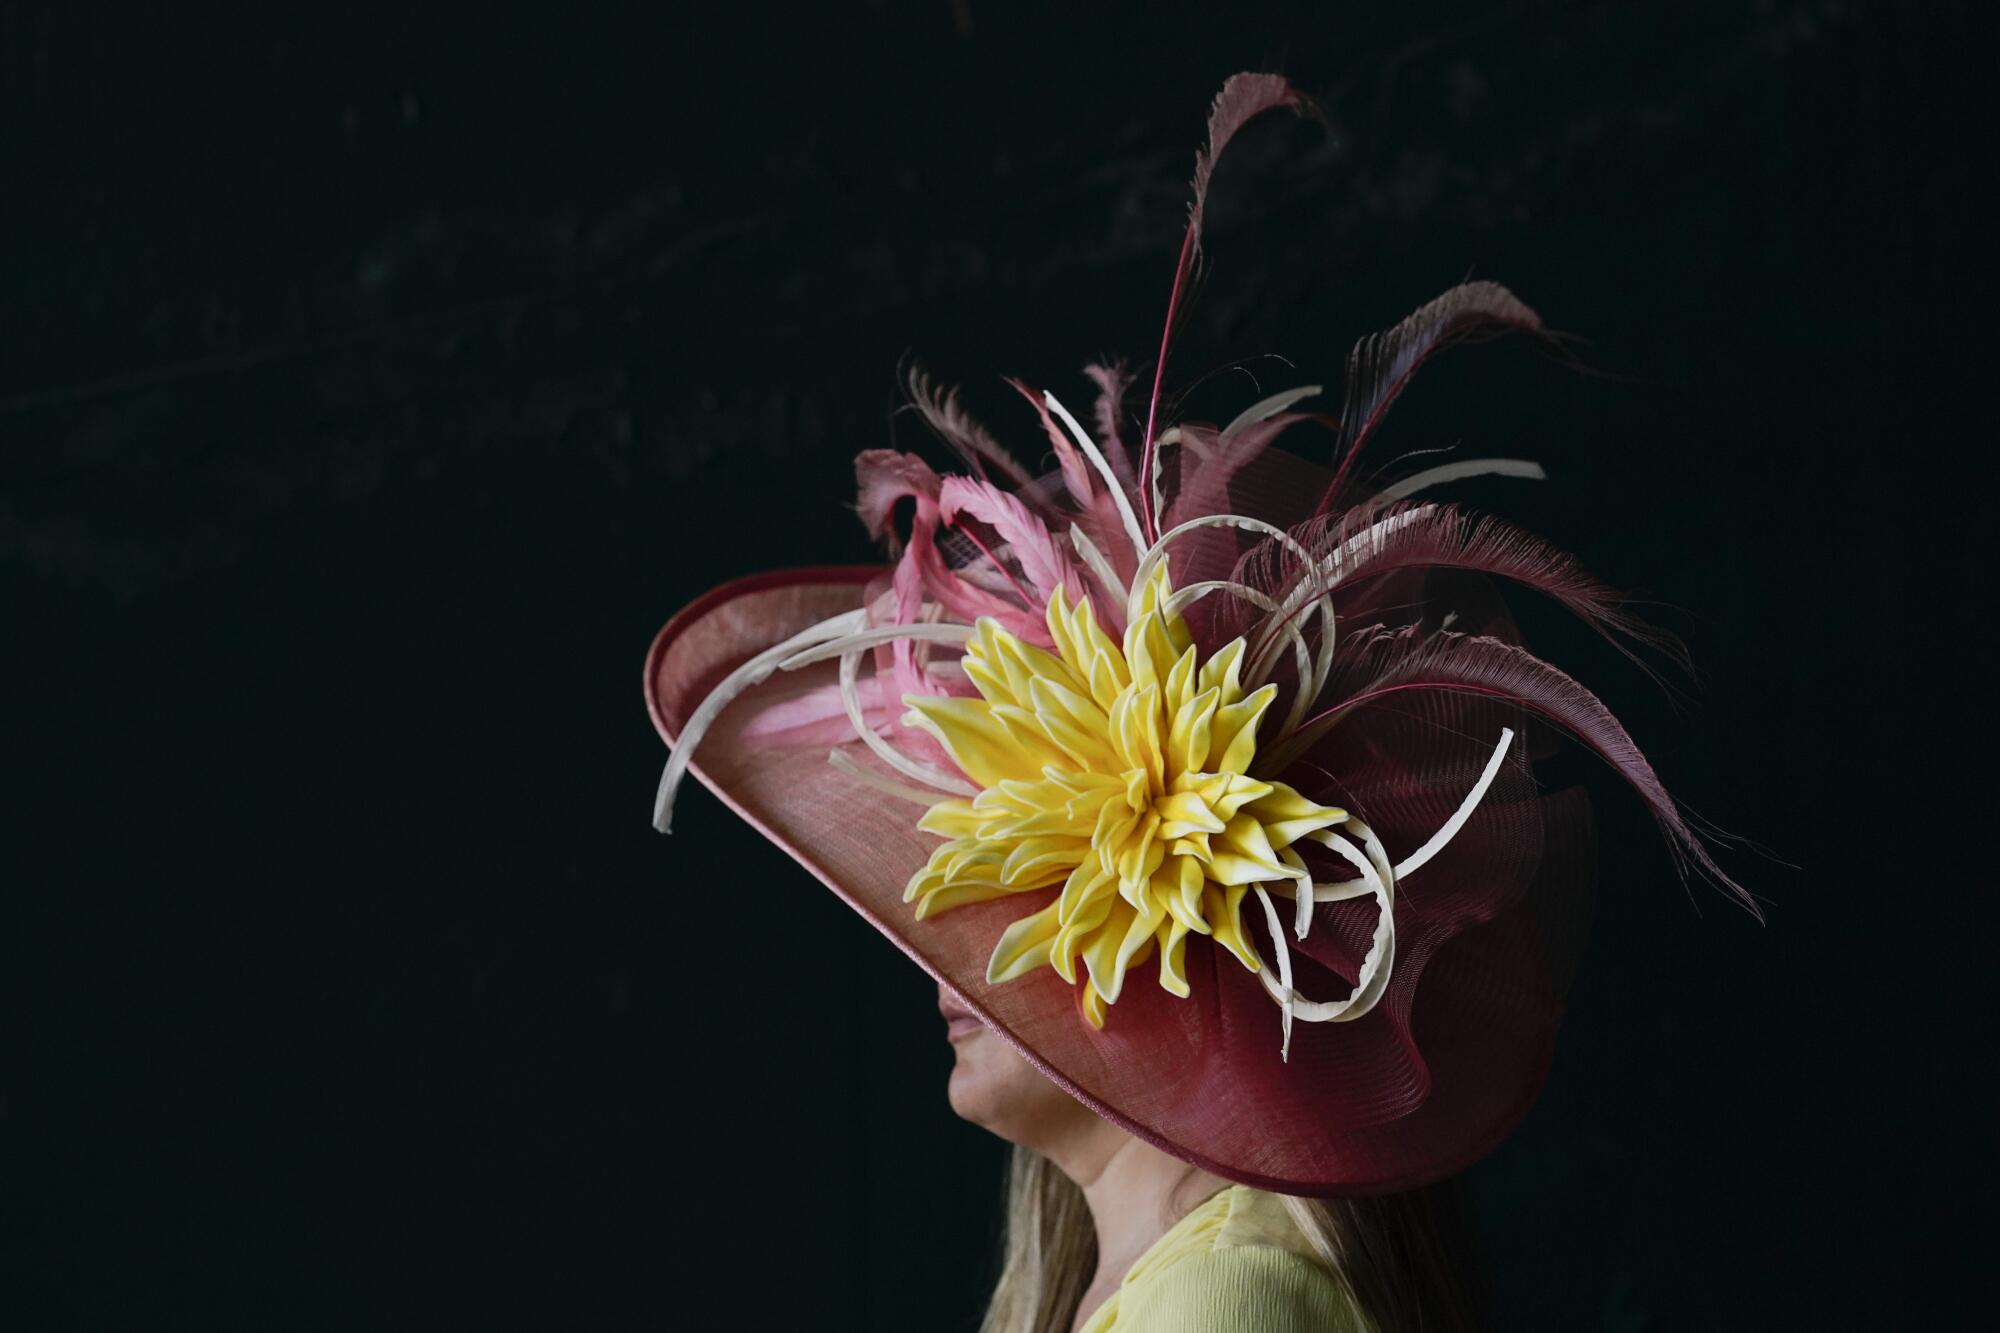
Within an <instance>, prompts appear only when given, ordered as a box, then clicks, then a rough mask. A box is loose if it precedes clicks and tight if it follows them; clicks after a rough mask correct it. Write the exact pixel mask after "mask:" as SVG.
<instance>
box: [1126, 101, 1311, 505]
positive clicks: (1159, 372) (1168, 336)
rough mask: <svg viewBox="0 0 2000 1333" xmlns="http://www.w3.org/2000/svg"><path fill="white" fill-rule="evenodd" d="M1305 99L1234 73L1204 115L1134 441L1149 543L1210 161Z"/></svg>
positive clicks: (1211, 164)
mask: <svg viewBox="0 0 2000 1333" xmlns="http://www.w3.org/2000/svg"><path fill="white" fill-rule="evenodd" d="M1304 105H1306V100H1305V98H1304V97H1303V96H1302V95H1301V94H1300V93H1299V92H1298V91H1297V90H1296V89H1294V88H1293V87H1292V85H1291V84H1289V83H1287V82H1286V81H1285V80H1284V79H1282V78H1280V77H1279V76H1278V75H1276V74H1238V75H1235V76H1233V77H1232V78H1231V79H1230V80H1229V81H1228V82H1227V83H1225V84H1223V85H1222V91H1221V92H1220V93H1217V94H1216V97H1215V105H1214V106H1212V107H1211V108H1209V112H1208V148H1207V150H1206V151H1204V152H1198V153H1196V154H1195V157H1194V186H1193V188H1194V202H1193V203H1192V204H1191V205H1190V206H1189V208H1188V225H1187V231H1186V233H1185V234H1183V235H1182V237H1181V254H1180V260H1179V262H1178V263H1176V264H1175V265H1174V285H1173V288H1172V289H1171V290H1170V291H1169V292H1168V295H1167V320H1166V326H1165V327H1164V328H1163V329H1161V331H1160V354H1159V357H1158V358H1157V359H1156V360H1155V361H1154V363H1153V394H1152V397H1151V399H1150V400H1148V402H1147V404H1146V433H1145V434H1144V436H1142V437H1141V438H1140V441H1139V477H1138V487H1139V511H1140V517H1141V523H1142V524H1143V526H1144V528H1145V532H1146V538H1147V540H1148V541H1152V540H1156V539H1158V537H1159V535H1160V534H1159V515H1157V514H1155V513H1154V512H1153V469H1154V467H1155V466H1156V465H1157V464H1156V460H1155V459H1154V453H1155V452H1156V448H1155V443H1154V441H1155V437H1156V435H1157V432H1158V429H1159V419H1160V387H1161V385H1162V384H1163V383H1164V382H1165V377H1166V373H1167V352H1168V351H1169V349H1170V348H1171V347H1172V345H1173V339H1174V325H1175V323H1176V321H1177V320H1178V319H1179V317H1180V307H1181V296H1182V294H1183V293H1184V292H1185V291H1186V289H1187V282H1188V274H1189V271H1190V270H1191V269H1192V268H1193V267H1194V261H1195V257H1196V256H1197V255H1199V254H1200V253H1201V219H1202V211H1203V208H1204V206H1205V205H1206V203H1207V201H1208V178H1209V176H1210V174H1211V173H1213V172H1214V170H1215V160H1216V159H1217V158H1218V157H1220V156H1222V150H1223V149H1225V148H1227V147H1228V146H1229V141H1230V140H1231V139H1233V138H1234V137H1236V132H1237V131H1238V130H1240V129H1242V128H1243V126H1244V125H1246V124H1247V123H1249V122H1250V121H1251V120H1252V119H1254V118H1255V117H1257V116H1260V115H1262V114H1263V113H1264V112H1266V111H1270V110H1273V109H1275V108H1277V107H1281V106H1289V107H1293V108H1299V107H1303V106H1304Z"/></svg>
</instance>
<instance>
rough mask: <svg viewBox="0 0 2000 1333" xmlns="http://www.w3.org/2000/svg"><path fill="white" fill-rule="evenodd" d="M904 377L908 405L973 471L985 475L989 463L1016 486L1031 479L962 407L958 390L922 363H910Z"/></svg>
mask: <svg viewBox="0 0 2000 1333" xmlns="http://www.w3.org/2000/svg"><path fill="white" fill-rule="evenodd" d="M907 379H908V383H909V386H910V405H911V406H912V407H914V408H916V410H917V415H919V416H921V417H922V418H923V419H924V422H925V424H926V425H928V426H929V427H930V428H931V430H932V431H933V432H935V433H936V435H937V437H938V438H939V439H941V440H943V441H944V442H945V443H946V444H948V445H950V446H951V447H952V449H954V450H955V451H957V453H958V455H959V457H961V458H963V459H964V460H965V464H966V466H967V467H969V468H971V469H972V470H973V472H975V473H977V474H978V475H979V476H982V477H984V476H987V475H988V473H987V468H988V466H989V465H990V466H991V467H992V468H993V469H994V470H995V471H997V472H999V473H1000V474H1001V475H1002V476H1003V477H1004V478H1005V479H1006V480H1007V481H1009V482H1011V483H1012V484H1014V485H1016V486H1026V485H1027V484H1028V483H1029V481H1031V480H1032V478H1031V477H1029V476H1028V471H1027V469H1026V468H1024V467H1022V466H1021V464H1020V463H1019V461H1017V460H1016V459H1015V458H1014V456H1013V455H1012V454H1010V453H1008V452H1007V450H1006V449H1005V448H1004V447H1002V446H1001V444H1000V442H999V441H998V440H996V439H994V438H993V436H992V435H991V434H990V433H988V431H987V429H986V427H984V426H982V425H980V424H979V422H978V421H976V420H974V419H973V417H972V414H971V413H969V412H967V411H966V410H965V408H964V406H963V405H962V404H961V403H960V402H959V401H958V390H957V389H955V388H952V389H947V388H945V387H944V386H942V385H940V384H937V383H936V382H934V381H933V380H932V379H931V377H930V376H929V375H928V374H926V373H925V372H924V370H923V368H922V367H921V366H914V365H913V366H911V367H910V371H909V375H908V376H907Z"/></svg>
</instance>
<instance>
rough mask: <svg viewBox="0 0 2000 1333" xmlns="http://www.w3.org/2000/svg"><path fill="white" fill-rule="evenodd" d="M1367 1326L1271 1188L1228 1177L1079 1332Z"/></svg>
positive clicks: (1362, 1331) (1312, 1330)
mask: <svg viewBox="0 0 2000 1333" xmlns="http://www.w3.org/2000/svg"><path fill="white" fill-rule="evenodd" d="M1111 1329H1116V1330H1117V1331H1118V1333H1371V1329H1370V1325H1369V1323H1368V1321H1367V1320H1366V1319H1365V1318H1364V1317H1363V1316H1362V1314H1361V1312H1360V1311H1359V1310H1357V1309H1356V1308H1355V1306H1354V1301H1353V1299H1352V1298H1351V1297H1350V1296H1349V1295H1348V1294H1347V1290H1346V1288H1344V1287H1343V1286H1342V1285H1341V1284H1340V1283H1339V1282H1338V1281H1336V1280H1335V1279H1334V1277H1333V1276H1332V1275H1331V1274H1330V1273H1328V1272H1327V1271H1326V1269H1325V1268H1324V1267H1323V1266H1322V1265H1321V1264H1320V1262H1319V1260H1318V1259H1316V1258H1315V1257H1313V1251H1312V1246H1311V1245H1309V1244H1308V1243H1307V1242H1306V1238H1305V1236H1304V1235H1303V1234H1301V1233H1300V1231H1299V1229H1298V1226H1297V1225H1296V1224H1295V1223H1294V1222H1293V1221H1292V1217H1291V1214H1290V1213H1288V1212H1286V1211H1285V1205H1284V1204H1283V1203H1282V1202H1281V1201H1280V1200H1279V1199H1278V1197H1277V1196H1276V1195H1274V1194H1266V1193H1264V1192H1263V1191H1261V1190H1253V1189H1249V1188H1247V1187H1246V1186H1243V1185H1232V1186H1230V1187H1229V1188H1228V1189H1226V1190H1223V1191H1222V1192H1221V1193H1220V1194H1217V1195H1216V1196H1215V1197H1214V1198H1212V1199H1210V1200H1209V1201H1208V1202H1207V1203H1204V1204H1202V1205H1201V1206H1200V1207H1199V1208H1197V1209H1195V1210H1194V1211H1193V1212H1191V1213H1189V1214H1188V1215H1187V1216H1186V1217H1184V1218H1182V1219H1181V1220H1180V1221H1179V1222H1177V1223H1175V1224H1174V1226H1173V1229H1172V1230H1170V1231H1168V1232H1167V1234H1166V1235H1164V1236H1162V1237H1160V1239H1159V1240H1157V1241H1155V1242H1154V1244H1153V1248H1152V1249H1150V1250H1147V1251H1146V1252H1145V1253H1144V1254H1142V1255H1140V1256H1139V1261H1138V1262H1137V1263H1135V1264H1133V1265H1132V1267H1131V1269H1130V1270H1129V1271H1128V1272H1127V1273H1126V1274H1125V1279H1124V1281H1123V1282H1121V1283H1120V1284H1119V1286H1118V1290H1117V1291H1115V1292H1113V1293H1112V1294H1111V1298H1110V1299H1109V1300H1107V1301H1105V1302H1104V1304H1102V1305H1100V1306H1098V1307H1097V1310H1096V1312H1095V1313H1094V1314H1092V1315H1091V1316H1090V1320H1089V1322H1087V1323H1085V1324H1084V1326H1083V1330H1082V1333H1107V1330H1111Z"/></svg>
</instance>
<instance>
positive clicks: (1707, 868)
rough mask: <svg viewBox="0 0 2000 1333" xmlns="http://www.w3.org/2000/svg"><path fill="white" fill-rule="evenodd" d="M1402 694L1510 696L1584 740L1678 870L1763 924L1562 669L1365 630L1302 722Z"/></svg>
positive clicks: (1614, 727) (1506, 648)
mask: <svg viewBox="0 0 2000 1333" xmlns="http://www.w3.org/2000/svg"><path fill="white" fill-rule="evenodd" d="M1408 690H1452V691H1460V692H1465V693H1471V694H1482V695H1487V696H1490V697H1494V698H1499V699H1504V700H1508V701H1511V702H1512V703H1514V704H1516V705H1518V706H1520V707H1522V708H1525V709H1527V710H1529V711H1530V712H1533V713H1535V714H1536V715H1538V716H1540V717H1542V718H1544V719H1546V720H1547V721H1548V722H1550V723H1552V724H1553V725H1555V726H1556V727H1558V728H1560V729H1561V730H1563V731H1564V732H1566V733H1568V734H1569V735H1570V736H1572V737H1574V738H1575V739H1576V740H1578V741H1580V742H1582V743H1583V744H1584V745H1586V746H1588V747H1589V748H1590V749H1591V750H1592V751H1594V752H1595V753H1596V754H1597V755H1598V757H1600V758H1601V759H1603V760H1604V761H1605V762H1606V763H1608V764H1610V765H1611V767H1612V768H1613V769H1614V770H1615V771H1616V772H1617V773H1618V775H1619V776H1620V777H1622V778H1624V779H1625V781H1626V782H1627V783H1628V784H1629V785H1630V786H1631V787H1632V789H1633V790H1634V791H1636V792H1637V793H1638V794H1639V797H1640V799H1641V800H1643V801H1645V803H1646V805H1647V807H1648V808H1649V809H1650V810H1651V811H1652V815H1653V819H1654V821H1655V822H1656V823H1657V824H1659V826H1660V831H1661V832H1662V833H1663V834H1665V835H1666V839H1667V843H1668V846H1669V847H1670V848H1671V849H1672V850H1673V852H1674V856H1675V860H1676V862H1677V863H1678V864H1679V865H1681V866H1682V867H1683V868H1685V867H1686V865H1687V864H1688V863H1689V862H1693V863H1694V865H1695V866H1696V867H1697V868H1698V869H1699V870H1700V871H1701V872H1703V873H1704V874H1706V875H1707V876H1709V877H1710V878H1711V879H1713V880H1714V881H1715V882H1716V883H1717V884H1718V885H1720V886H1721V887H1722V888H1723V889H1724V890H1726V891H1727V892H1729V893H1730V894H1731V895H1732V896H1733V897H1735V898H1736V899H1737V900H1738V901H1739V902H1741V903H1742V904H1743V906H1744V907H1746V908H1748V909H1749V911H1750V913H1751V915H1753V916H1756V917H1757V918H1758V919H1759V920H1762V919H1763V913H1762V912H1761V911H1760V910H1759V909H1758V907H1757V903H1756V900H1755V899H1754V898H1752V897H1751V896H1750V894H1749V892H1748V891H1746V890H1745V889H1744V888H1743V887H1742V886H1741V885H1739V884H1738V883H1736V881H1735V880H1733V879H1731V878H1729V876H1728V875H1726V874H1724V873H1723V872H1722V868H1721V867H1720V866H1718V865H1716V863H1715V860H1714V858H1713V857H1712V856H1710V855H1709V852H1708V848H1707V847H1705V846H1704V845H1703V844H1702V842H1701V840H1700V839H1699V838H1697V837H1696V836H1695V834H1694V831H1693V830H1692V829H1690V828H1689V827H1688V824H1687V820H1686V819H1685V818H1684V817H1683V816H1682V815H1681V812H1680V808H1679V807H1678V806H1677V805H1676V804H1675V802H1674V799H1673V797H1671V796H1670V795H1668V794H1667V789H1666V787H1665V786H1664V785H1663V784H1662V783H1661V782H1660V779H1659V775H1658V774H1656V773H1655V772H1654V771H1653V766H1652V764H1651V763H1650V762H1649V761H1648V760H1647V758H1646V756H1645V754H1644V753H1643V752H1642V751H1641V750H1640V749H1639V746H1638V744H1637V743H1636V742H1634V741H1633V739H1632V737H1631V736H1630V735H1629V734H1628V733H1627V732H1626V730H1625V728H1624V726H1623V725H1622V724H1621V723H1620V722H1619V721H1618V719H1617V718H1616V717H1614V716H1612V714H1611V710H1610V709H1608V708H1606V707H1605V706H1604V704H1603V702H1602V701H1601V700H1600V699H1598V697H1597V696H1596V695H1594V694H1592V693H1591V692H1590V691H1589V690H1587V689H1585V688H1584V687H1583V686H1582V685H1580V684H1578V683H1577V682H1576V681H1575V680H1573V679H1571V678H1570V677H1569V676H1568V675H1566V674H1564V673H1563V672H1562V671H1561V670H1559V669H1557V668H1556V667H1554V666H1551V665H1550V664H1549V663H1547V662H1544V661H1543V660H1542V659H1541V658H1539V657H1536V656H1534V655H1533V654H1532V653H1530V652H1528V651H1527V650H1526V649H1524V648H1519V647H1516V646H1515V645H1513V644H1511V643H1503V642H1501V641H1500V640H1498V639H1493V638H1488V637H1486V636H1484V635H1468V634H1458V633H1454V632H1452V631H1450V630H1437V631H1432V632H1430V633H1428V634H1426V633H1425V632H1424V631H1422V630H1420V629H1418V628H1417V627H1416V626H1409V627H1406V628H1404V629H1400V630H1395V631H1391V632H1376V633H1372V634H1371V633H1363V634H1361V635H1359V636H1357V638H1356V639H1355V640H1350V641H1349V642H1348V643H1346V644H1344V645H1343V646H1342V650H1341V652H1340V653H1339V654H1338V655H1337V657H1336V662H1335V667H1334V672H1333V675H1332V677H1331V678H1330V679H1329V680H1328V682H1327V694H1326V695H1325V696H1324V697H1326V698H1331V699H1336V700H1338V702H1337V703H1334V704H1332V705H1331V706H1329V707H1327V708H1325V709H1323V710H1322V711H1321V712H1320V713H1319V714H1318V715H1317V717H1315V718H1314V719H1312V720H1310V721H1308V723H1307V725H1308V726H1310V725H1311V724H1312V721H1317V720H1319V719H1321V718H1326V717H1337V716H1339V715H1340V714H1343V713H1346V712H1348V711H1349V710H1351V709H1354V708H1358V707H1360V706H1362V705H1364V704H1369V703H1374V702H1376V701H1379V700H1381V699H1384V698H1387V697H1389V696H1391V695H1394V694H1397V693H1400V692H1403V691H1408ZM1335 725H1336V726H1337V725H1338V724H1337V723H1336V724H1335Z"/></svg>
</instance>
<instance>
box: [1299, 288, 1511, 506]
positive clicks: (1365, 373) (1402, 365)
mask: <svg viewBox="0 0 2000 1333" xmlns="http://www.w3.org/2000/svg"><path fill="white" fill-rule="evenodd" d="M1541 328H1542V321H1541V317H1540V316H1539V315H1537V314H1536V313H1535V312H1534V311H1532V310H1530V309H1528V307H1527V306H1525V305H1523V304H1522V303H1521V302H1520V301H1519V300H1517V299H1516V298H1515V296H1514V294H1513V293H1512V292H1510V291H1508V290H1507V289H1506V288H1505V287H1502V286H1501V285H1500V284H1499V283H1497V282H1468V283H1464V284H1462V285H1460V286H1457V287H1454V288H1452V289H1451V290H1450V291H1448V292H1446V293H1445V294H1444V295H1443V296H1440V297H1438V298H1437V299H1436V300H1434V301H1432V302H1431V303H1430V304H1428V305H1426V306H1424V307H1423V308H1422V309H1420V310H1418V311H1417V312H1416V313H1415V314H1413V315H1411V316H1409V317H1408V318H1407V319H1405V320H1404V321H1403V322H1402V323H1400V324H1398V325H1396V326H1395V327H1394V328H1392V329H1384V330H1382V331H1381V332H1380V333H1371V334H1369V335H1368V336H1367V337H1366V338H1363V339H1362V340H1361V341H1360V342H1358V343H1356V344H1354V350H1353V351H1351V352H1349V353H1348V355H1347V388H1346V396H1345V398H1344V399H1343V401H1342V403H1341V409H1340V441H1339V444H1338V445H1337V446H1336V449H1335V457H1336V459H1337V463H1336V466H1335V468H1334V473H1333V480H1332V481H1330V482H1329V483H1328V484H1327V488H1326V495H1325V496H1324V497H1323V498H1322V499H1321V501H1320V508H1321V509H1322V510H1324V509H1326V508H1327V507H1328V506H1329V505H1331V504H1333V503H1334V501H1335V499H1336V497H1337V495H1338V492H1339V490H1340V485H1341V483H1342V482H1343V481H1345V480H1346V478H1347V474H1348V470H1349V469H1350V468H1351V467H1352V465H1353V463H1354V460H1355V458H1356V457H1357V456H1358V455H1359V454H1360V452H1361V449H1362V446H1363V445H1365V444H1366V443H1367V442H1368V438H1369V436H1371V435H1373V434H1374V432H1375V428H1376V426H1378V425H1380V424H1381V421H1382V418H1383V416H1384V415H1385V414H1387V412H1388V410H1389V405H1390V404H1391V403H1394V402H1395V401H1396V399H1397V397H1398V396H1399V395H1400V394H1401V393H1402V392H1403V386H1404V385H1405V384H1407V383H1409V380H1410V376H1412V375H1414V374H1415V373H1416V371H1417V368H1418V367H1419V366H1421V365H1423V364H1424V362H1426V361H1428V360H1430V359H1431V357H1433V356H1435V355H1436V354H1437V353H1438V352H1440V351H1442V350H1443V349H1444V348H1446V347H1449V346H1451V345H1452V344H1454V343H1459V342H1465V341H1467V340H1468V339H1471V338H1474V337H1477V336H1479V335H1481V334H1487V333H1495V332H1503V331H1506V330H1519V331H1522V332H1527V333H1539V332H1540V331H1541Z"/></svg>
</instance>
